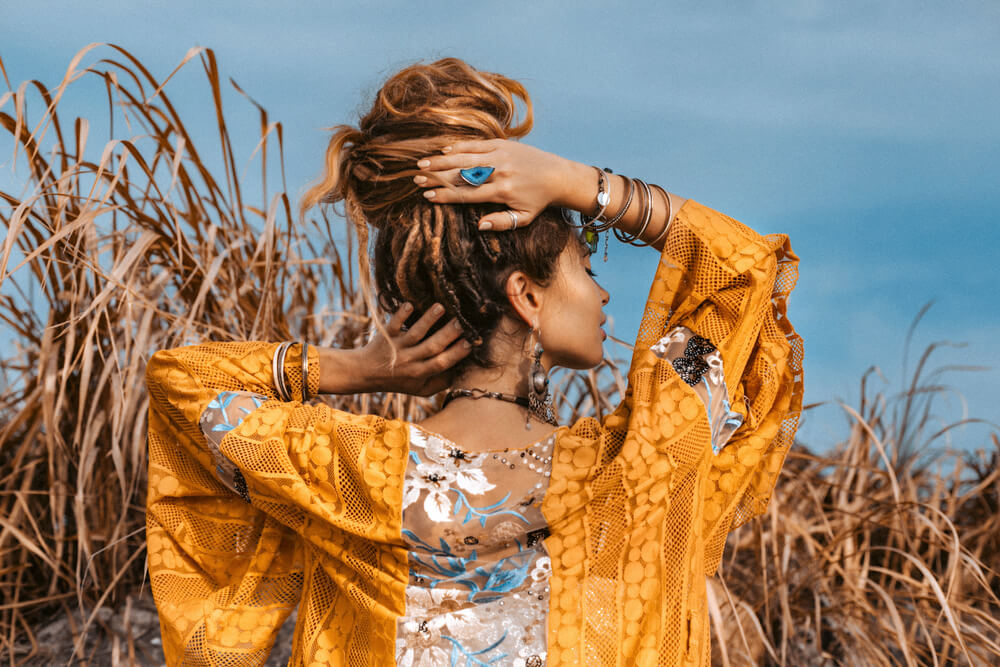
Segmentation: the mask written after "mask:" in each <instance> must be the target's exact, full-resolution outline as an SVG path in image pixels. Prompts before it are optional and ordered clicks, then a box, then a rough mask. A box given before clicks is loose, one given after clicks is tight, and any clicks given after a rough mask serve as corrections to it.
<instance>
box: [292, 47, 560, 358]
mask: <svg viewBox="0 0 1000 667" xmlns="http://www.w3.org/2000/svg"><path fill="white" fill-rule="evenodd" d="M518 100H520V101H521V103H522V104H523V105H524V107H525V115H524V119H523V120H522V121H520V122H517V116H518V109H517V101H518ZM531 123H532V112H531V101H530V99H529V97H528V94H527V92H526V91H525V90H524V88H523V87H522V86H521V84H519V83H518V82H516V81H513V80H511V79H508V78H506V77H503V76H501V75H498V74H492V73H489V72H481V71H478V70H476V69H474V68H472V67H471V66H469V65H468V64H466V63H465V62H463V61H461V60H458V59H456V58H445V59H443V60H439V61H437V62H434V63H431V64H427V65H424V64H417V65H412V66H410V67H407V68H406V69H404V70H402V71H400V72H398V73H397V74H395V75H393V76H392V77H390V78H389V80H388V81H386V83H385V84H384V85H383V86H382V88H381V90H379V92H378V94H377V95H376V97H375V101H374V104H373V105H372V108H371V110H370V111H369V112H368V113H367V114H365V115H364V116H363V117H362V118H361V120H360V122H359V124H358V127H356V128H355V127H352V126H348V125H341V126H338V127H336V128H334V135H333V137H332V139H331V140H330V145H329V147H328V148H327V153H326V168H325V171H324V174H323V176H322V178H321V179H320V180H319V181H318V182H317V183H316V184H315V185H314V186H313V187H312V188H310V189H309V191H308V192H307V193H306V195H305V197H304V198H303V202H302V209H303V211H304V210H306V209H308V208H310V207H312V206H313V205H316V204H319V203H334V202H338V201H344V203H345V209H346V212H347V216H348V218H349V219H350V220H351V222H352V223H353V224H354V225H355V228H356V229H357V231H358V236H359V240H360V246H361V248H367V247H368V240H369V235H368V226H369V225H370V226H371V227H373V228H374V233H375V239H374V243H373V246H374V248H373V259H374V262H375V271H374V273H375V289H376V292H377V299H378V303H379V305H380V307H381V308H382V309H383V310H385V311H387V312H394V311H395V310H396V309H397V308H398V307H399V305H401V304H402V302H404V301H408V302H410V303H412V304H413V305H414V306H415V309H414V314H413V315H412V316H411V319H412V320H414V321H415V320H416V319H417V318H418V317H419V316H420V314H422V313H423V312H424V311H426V310H427V309H428V308H429V307H430V306H431V305H432V304H433V303H435V302H437V303H441V304H443V305H444V307H445V310H446V312H447V314H448V315H450V316H452V317H456V318H457V319H458V321H459V322H460V323H461V325H462V329H463V335H464V337H465V338H466V339H467V340H469V341H471V342H472V343H473V350H472V352H471V353H470V355H469V356H468V357H467V358H466V359H465V360H464V361H463V363H462V364H460V365H459V367H458V368H456V370H459V371H460V370H461V368H462V367H464V366H465V365H466V364H469V363H475V364H478V365H480V366H488V365H490V363H489V361H488V358H487V349H486V346H487V344H488V343H489V341H490V338H491V336H492V335H493V333H495V332H496V331H497V328H498V325H499V324H500V321H501V318H502V317H503V316H504V315H508V316H510V317H513V318H516V317H517V316H516V314H515V313H514V311H513V309H512V308H511V306H510V302H509V301H508V299H507V297H506V294H505V290H504V283H505V281H506V279H507V277H508V276H509V275H510V274H511V273H512V272H513V271H515V270H521V271H524V272H525V273H526V274H527V275H528V276H529V277H531V278H532V279H534V280H535V281H537V282H539V283H541V284H546V283H547V282H548V281H549V280H550V278H551V277H552V274H553V272H554V270H555V267H556V262H557V259H558V256H559V255H560V254H561V253H562V251H563V249H564V248H565V247H566V244H567V243H568V242H570V241H571V240H572V239H576V238H577V237H576V235H575V233H574V232H573V230H572V229H571V228H570V227H568V226H567V225H566V224H564V223H563V221H562V217H561V215H560V213H559V212H558V211H557V210H552V209H548V210H546V211H544V212H543V213H542V214H541V215H539V216H538V217H537V218H536V219H535V220H534V221H533V222H532V224H530V225H528V226H526V227H523V228H521V229H518V230H516V231H513V232H483V231H480V230H479V229H478V226H477V223H478V220H479V218H480V217H482V216H483V215H485V214H487V213H489V212H491V211H495V210H498V209H499V208H502V207H500V206H497V205H479V204H469V205H452V204H435V203H432V202H430V201H429V200H428V199H426V198H425V197H424V196H423V195H422V192H423V190H422V189H421V188H419V187H418V186H417V185H416V184H414V183H413V176H414V175H416V174H417V173H419V172H418V170H417V169H416V162H417V160H419V159H420V158H422V157H426V156H427V155H430V154H432V153H436V152H439V151H440V149H441V148H443V147H444V146H447V145H448V144H450V143H452V142H455V141H457V140H461V139H515V138H520V137H523V136H524V135H526V134H527V133H528V131H529V130H530V129H531ZM360 264H361V284H362V289H363V290H365V298H366V300H367V301H368V303H369V306H370V307H371V306H373V305H374V304H373V302H372V300H371V297H370V289H371V284H370V279H369V271H370V268H369V258H368V256H367V253H366V252H361V253H360ZM447 319H449V318H447V317H442V318H441V319H440V320H439V322H445V321H447ZM410 323H412V321H411V322H410Z"/></svg>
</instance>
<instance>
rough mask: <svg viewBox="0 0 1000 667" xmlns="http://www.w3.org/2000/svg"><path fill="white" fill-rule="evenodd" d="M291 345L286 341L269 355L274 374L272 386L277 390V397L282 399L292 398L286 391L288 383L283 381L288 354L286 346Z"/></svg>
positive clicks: (288, 399)
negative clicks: (272, 354)
mask: <svg viewBox="0 0 1000 667" xmlns="http://www.w3.org/2000/svg"><path fill="white" fill-rule="evenodd" d="M292 345H293V343H292V342H291V341H287V342H284V343H282V344H281V345H279V346H278V348H277V349H276V350H275V351H274V356H273V357H271V372H272V374H273V375H274V388H275V390H277V392H278V398H279V399H281V400H282V401H290V400H292V395H291V392H289V391H288V384H287V383H286V381H285V357H286V356H287V355H288V348H290V347H291V346H292Z"/></svg>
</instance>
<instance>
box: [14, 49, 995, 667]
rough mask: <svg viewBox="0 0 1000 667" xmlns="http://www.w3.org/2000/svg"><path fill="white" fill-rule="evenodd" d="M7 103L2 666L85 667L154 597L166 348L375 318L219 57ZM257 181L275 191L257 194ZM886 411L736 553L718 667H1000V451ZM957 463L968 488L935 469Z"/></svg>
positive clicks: (129, 58) (385, 404)
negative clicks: (816, 665)
mask: <svg viewBox="0 0 1000 667" xmlns="http://www.w3.org/2000/svg"><path fill="white" fill-rule="evenodd" d="M95 49H96V50H95ZM95 54H103V55H104V57H103V58H100V59H95V60H94V62H92V63H91V64H88V65H85V66H84V65H81V63H82V62H83V61H84V59H85V58H87V57H91V58H93V57H94V55H95ZM189 63H197V64H200V65H201V67H202V69H203V74H204V80H205V83H206V85H207V90H208V95H206V98H205V100H203V103H204V107H203V108H201V109H197V110H196V113H198V114H199V117H200V118H212V119H214V124H215V127H214V131H213V135H214V137H213V138H212V140H211V143H213V144H214V145H213V146H212V147H211V148H207V149H206V148H203V147H204V146H205V145H207V143H208V140H206V139H204V138H202V137H195V136H193V134H192V132H193V130H192V128H194V127H195V125H194V124H192V123H190V122H189V123H188V125H185V123H184V120H183V119H182V115H181V114H180V112H179V111H178V107H177V106H175V105H174V104H173V103H172V102H171V99H170V97H169V95H168V94H167V92H166V89H165V87H166V86H167V83H168V81H169V80H170V79H171V77H173V76H175V75H176V74H177V73H178V71H180V70H181V69H183V68H185V67H187V68H188V69H190V67H191V66H192V65H190V64H189ZM0 73H3V75H4V77H5V79H6V76H7V75H6V71H5V70H4V68H3V63H2V61H0ZM232 85H233V89H234V90H236V91H237V92H239V93H240V94H242V91H241V90H240V89H239V88H238V86H236V84H235V83H233V84H232ZM7 86H8V90H9V92H7V93H6V94H5V95H4V96H3V97H2V98H0V125H2V128H3V133H2V134H0V136H2V137H3V139H2V141H4V142H5V143H6V142H8V141H9V147H7V148H3V147H0V148H2V149H3V150H4V151H6V152H7V153H8V154H9V155H10V156H11V158H12V162H11V165H12V174H13V175H14V183H16V187H11V188H10V189H9V191H3V189H2V188H0V221H2V223H3V225H4V226H5V227H6V236H5V238H4V240H3V244H2V250H0V318H2V319H3V321H4V323H5V330H4V331H2V332H0V336H2V338H0V349H2V350H3V351H2V352H0V386H2V387H3V394H2V398H0V655H3V656H6V657H7V660H8V661H9V662H10V664H15V663H16V662H17V660H18V659H20V658H24V657H25V656H27V655H30V654H31V653H32V652H33V651H36V649H37V647H36V646H33V644H34V642H35V640H34V634H35V631H36V630H37V628H38V627H39V624H40V623H41V622H42V621H44V620H46V619H49V618H51V615H52V612H53V610H57V611H59V610H61V611H62V612H71V611H73V610H74V609H77V610H79V611H80V612H83V619H84V623H83V625H77V626H74V628H75V631H74V632H75V635H74V638H73V640H74V642H75V645H76V648H77V649H78V652H80V650H81V649H82V648H83V646H84V643H83V638H84V637H85V635H86V634H87V632H88V627H89V626H90V625H91V624H92V622H93V621H94V619H95V618H96V617H97V611H98V610H99V609H100V608H101V607H102V606H103V607H107V606H115V605H120V604H122V601H123V600H125V599H126V597H127V596H128V595H129V594H130V593H132V592H134V591H136V590H137V589H139V588H140V587H142V586H143V585H144V574H145V568H144V555H145V551H144V542H143V505H144V495H145V467H146V466H145V463H146V458H145V451H146V443H145V428H146V424H145V414H146V396H145V393H144V388H143V372H144V367H145V360H146V359H147V358H148V356H149V355H150V354H151V353H152V352H153V351H155V350H157V349H160V348H166V347H173V346H176V345H180V344H185V343H188V342H193V341H195V340H201V339H209V338H210V339H215V340H224V339H232V340H241V339H243V340H245V339H287V338H289V337H304V338H306V339H308V340H311V341H315V342H317V343H320V344H324V345H334V346H343V347H351V346H355V345H358V344H360V343H361V342H362V341H363V339H364V336H365V335H366V332H367V331H368V330H369V328H370V319H369V314H368V313H367V312H366V310H365V307H364V303H363V300H362V299H361V298H360V295H359V293H358V290H357V287H356V284H355V281H354V273H353V269H352V266H353V260H354V254H355V253H356V252H358V249H357V248H356V244H354V242H353V239H352V237H351V235H350V231H349V229H347V227H346V226H344V227H343V229H344V230H345V234H346V236H345V238H344V239H343V240H342V241H340V242H339V243H338V242H335V240H334V238H335V224H336V220H331V219H328V218H326V217H320V218H319V219H310V220H306V221H296V220H294V219H293V216H292V213H291V211H292V210H293V206H292V203H291V202H290V200H289V196H288V194H287V187H286V185H285V183H284V172H283V155H282V153H283V146H282V126H281V123H280V122H275V121H272V120H271V119H270V117H269V116H268V114H267V112H266V111H265V110H264V109H263V108H261V107H260V106H259V105H256V104H255V103H254V102H253V101H252V100H249V98H248V100H249V101H248V102H247V104H248V105H253V108H254V109H255V113H256V114H257V116H258V118H259V131H258V132H257V133H256V136H253V137H250V138H249V139H248V140H246V141H238V142H235V143H234V142H233V141H232V140H231V139H230V134H229V130H228V128H227V122H226V118H227V116H226V114H225V113H224V110H223V99H224V97H226V96H227V95H231V91H230V90H229V88H228V87H226V86H223V83H222V78H221V76H220V73H219V69H218V65H217V62H216V58H215V55H214V54H213V52H212V51H211V50H208V49H192V50H191V51H190V52H188V54H187V55H186V56H185V57H184V59H183V60H182V62H181V63H180V65H178V67H177V68H176V69H175V70H174V72H172V73H171V74H170V75H169V76H167V77H166V78H164V79H163V80H160V79H158V78H157V77H155V76H154V75H153V74H152V73H151V72H150V71H149V70H148V69H147V68H146V67H145V66H144V65H143V64H142V63H141V62H140V60H138V59H137V58H136V57H134V56H133V55H132V54H130V53H129V52H127V51H125V50H124V49H122V48H119V47H116V46H99V47H98V46H93V45H92V46H90V47H87V48H86V49H84V50H83V51H81V52H80V53H79V54H77V56H76V57H75V58H74V59H73V61H72V63H71V64H70V66H69V68H68V70H67V74H66V75H65V77H64V79H63V81H62V82H61V83H60V84H59V85H58V86H56V87H55V88H52V89H48V88H46V87H45V86H44V85H43V84H42V83H41V82H38V81H28V82H26V83H23V84H21V85H20V86H18V87H17V88H16V89H14V88H12V87H11V86H10V83H9V82H8V84H7ZM71 89H72V91H73V93H74V94H76V95H79V94H83V95H85V96H86V98H87V99H90V100H93V99H106V100H107V111H106V112H100V114H99V118H100V120H101V122H102V127H103V123H105V122H106V123H107V136H106V137H103V138H102V140H101V142H100V143H99V144H98V145H97V146H94V145H93V141H92V140H91V134H92V132H97V130H95V129H94V128H92V127H91V122H90V121H89V120H88V119H87V118H85V117H73V116H72V115H70V116H69V118H66V117H65V115H66V113H67V112H65V111H64V107H65V106H66V105H67V104H68V102H67V101H66V100H64V97H65V98H67V99H69V98H70V97H71V96H70V95H69V93H70V90H71ZM29 105H37V107H38V111H37V112H36V115H32V114H30V113H29ZM246 108H250V107H249V106H247V107H246ZM92 115H93V114H92ZM100 131H101V132H103V131H104V130H103V129H102V130H100ZM215 141H217V142H218V143H217V144H216V143H215ZM202 151H204V152H202ZM241 151H242V153H241ZM251 166H253V168H254V170H255V171H256V172H257V173H258V174H259V177H256V178H254V179H249V178H247V177H245V176H244V174H246V173H248V172H249V168H250V167H251ZM276 175H279V176H280V182H281V187H279V188H274V184H273V181H274V180H275V178H276ZM269 176H270V177H271V179H270V181H269ZM251 180H252V182H251ZM0 183H2V181H0ZM15 190H16V191H15ZM251 202H254V203H251ZM616 361H617V362H621V361H622V360H616ZM619 368H620V364H619V365H616V363H614V361H609V362H606V363H605V364H604V365H602V366H601V367H600V368H599V369H597V370H595V371H590V372H588V373H564V374H562V375H561V376H559V378H558V382H557V392H556V394H557V401H558V403H559V405H560V415H561V417H562V418H563V419H564V420H571V419H574V418H575V417H576V416H577V415H578V414H583V413H590V414H592V413H593V412H595V411H596V412H603V411H605V410H608V409H609V408H610V407H612V406H613V404H614V403H615V402H616V400H617V398H618V397H619V396H620V394H621V391H622V389H623V388H624V380H623V378H622V375H621V373H620V372H619ZM920 391H921V390H918V389H916V388H915V389H914V390H913V392H911V395H912V396H914V397H917V396H919V395H920ZM333 404H334V405H336V407H340V408H342V409H348V410H357V411H368V412H379V413H381V414H386V415H392V416H399V417H404V418H409V419H419V418H420V417H421V416H423V414H425V413H426V411H427V410H429V409H431V405H430V403H429V401H427V400H425V399H418V398H414V397H407V396H395V395H388V396H383V395H363V396H350V397H339V398H337V399H335V400H334V401H333ZM874 404H875V405H881V406H883V407H884V401H875V402H874ZM872 405H873V404H869V403H866V402H863V404H862V406H861V409H860V410H859V411H858V413H856V417H857V420H856V422H855V426H854V428H853V429H852V432H851V435H850V437H849V438H848V439H847V441H846V442H845V443H844V444H843V445H841V446H840V447H839V448H838V449H836V450H835V451H834V452H833V453H832V454H831V455H829V456H825V457H819V456H812V455H809V454H806V453H803V452H802V451H801V450H800V451H799V452H797V453H794V454H793V455H792V457H791V460H790V461H789V464H788V467H787V471H786V474H784V475H783V476H782V479H781V481H780V483H779V487H778V492H777V493H776V494H775V498H774V500H773V501H772V504H771V506H770V513H769V516H768V517H767V518H766V519H765V520H764V521H761V522H756V523H754V524H752V525H751V526H749V527H746V528H744V529H742V530H741V531H739V532H738V533H737V535H736V537H735V538H734V540H733V543H734V544H733V546H731V547H730V549H731V550H730V551H729V552H728V555H727V558H726V561H725V562H724V564H723V574H724V577H723V578H722V579H718V580H716V582H715V583H713V586H712V591H713V596H712V599H713V601H714V606H713V608H712V617H713V621H714V624H715V626H716V627H715V631H716V635H717V636H718V637H722V638H724V641H721V642H719V641H717V642H716V650H717V652H718V656H717V657H718V659H719V660H720V661H721V662H724V663H728V664H737V663H740V661H743V662H744V663H745V662H746V661H750V662H774V663H780V664H803V663H802V662H801V658H802V657H803V656H805V657H808V658H809V659H810V660H811V659H812V658H816V659H817V660H821V659H823V656H828V659H830V660H831V661H833V662H836V663H841V664H933V663H934V660H937V661H938V662H939V663H940V664H944V663H946V662H958V663H961V662H968V663H985V662H986V661H989V660H990V659H991V657H992V658H995V657H997V656H1000V644H998V642H1000V639H998V627H1000V624H998V621H997V611H998V606H997V595H998V580H997V570H998V562H997V553H998V551H997V548H998V546H1000V545H998V544H997V539H998V538H997V535H998V532H997V531H998V529H1000V525H998V523H997V518H996V517H997V503H998V494H1000V481H998V477H997V474H998V473H997V471H996V464H997V455H996V452H994V453H993V455H992V458H991V459H986V458H982V459H979V460H977V461H974V462H971V463H969V462H963V459H962V458H961V457H957V456H956V457H952V458H951V459H948V458H947V457H939V458H936V459H932V460H929V461H924V462H917V461H915V460H914V459H913V457H907V458H906V460H905V461H901V460H899V459H893V458H891V456H892V455H891V452H898V451H902V450H901V449H900V448H898V447H889V446H888V444H887V443H889V441H890V440H892V439H893V438H895V437H896V436H900V437H902V435H903V434H904V433H906V432H907V429H908V428H909V429H911V431H912V430H913V429H912V427H913V426H914V425H915V424H916V423H917V422H916V421H915V420H918V417H917V416H914V413H910V412H904V413H903V414H902V417H901V418H900V419H901V421H900V420H897V421H896V422H893V423H887V422H884V421H883V416H884V414H885V413H884V411H883V410H882V409H881V408H879V409H874V408H872ZM918 430H919V429H918ZM897 440H898V438H897ZM994 444H996V441H995V440H994ZM946 461H947V462H949V463H950V465H951V466H952V468H951V469H950V472H949V473H948V474H947V475H945V474H944V473H942V472H940V471H939V470H938V469H936V468H935V465H939V464H942V463H944V462H946ZM779 516H780V521H778V520H776V518H777V517H779ZM80 657H84V658H85V657H86V656H85V655H82V654H81V655H80Z"/></svg>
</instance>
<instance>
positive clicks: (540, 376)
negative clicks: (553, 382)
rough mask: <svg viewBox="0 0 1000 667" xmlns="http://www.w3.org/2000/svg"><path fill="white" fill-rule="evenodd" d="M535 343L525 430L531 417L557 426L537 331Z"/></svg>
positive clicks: (539, 333)
mask: <svg viewBox="0 0 1000 667" xmlns="http://www.w3.org/2000/svg"><path fill="white" fill-rule="evenodd" d="M537 336H538V339H537V342H536V343H535V349H534V354H533V355H532V356H533V357H534V359H533V361H532V363H531V373H530V375H529V376H528V414H526V415H525V417H524V428H525V430H531V415H535V416H536V417H538V418H539V419H541V420H542V421H544V422H546V423H549V424H552V425H553V426H557V423H556V418H555V415H554V414H553V412H552V395H551V394H549V376H548V375H547V374H546V373H545V367H544V366H542V353H543V352H544V350H543V349H542V332H541V331H538V333H537Z"/></svg>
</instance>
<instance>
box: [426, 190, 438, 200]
mask: <svg viewBox="0 0 1000 667" xmlns="http://www.w3.org/2000/svg"><path fill="white" fill-rule="evenodd" d="M424 196H425V197H427V198H428V199H434V198H435V197H437V193H436V192H434V191H433V190H428V191H426V192H425V193H424Z"/></svg>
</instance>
